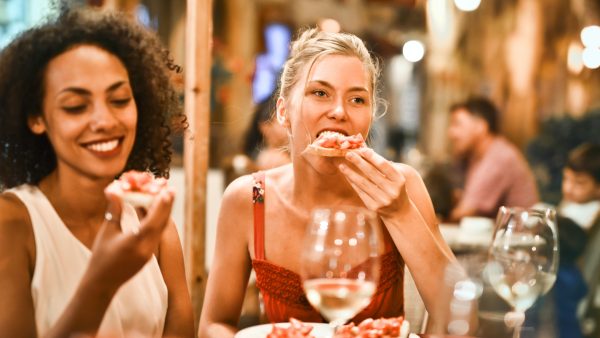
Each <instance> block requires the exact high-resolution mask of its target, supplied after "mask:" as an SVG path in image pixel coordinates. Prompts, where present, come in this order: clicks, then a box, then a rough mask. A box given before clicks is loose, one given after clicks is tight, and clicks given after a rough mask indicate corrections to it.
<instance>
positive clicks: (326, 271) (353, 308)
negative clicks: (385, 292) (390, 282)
mask: <svg viewBox="0 0 600 338" xmlns="http://www.w3.org/2000/svg"><path fill="white" fill-rule="evenodd" d="M303 245H304V246H303V250H302V255H303V256H302V267H301V277H302V281H303V286H304V291H305V293H306V297H307V298H308V301H309V302H310V304H311V305H312V306H313V307H314V308H315V309H317V310H319V312H320V313H321V315H322V316H323V317H324V318H325V319H327V320H328V321H329V323H330V325H331V326H332V327H334V328H335V327H337V326H339V325H342V324H344V323H345V322H347V321H348V320H350V319H351V318H353V317H354V316H355V315H356V314H358V313H359V312H360V311H361V310H362V309H364V308H365V307H367V305H369V303H370V302H371V297H372V296H373V294H374V293H375V290H376V289H377V283H378V281H379V272H380V259H379V256H380V254H381V251H382V244H381V235H380V229H379V224H378V222H377V221H376V217H375V214H374V213H372V212H370V211H368V210H366V209H364V208H359V207H343V206H342V207H335V208H318V209H315V210H313V211H312V214H311V217H310V221H309V225H308V228H307V232H306V236H305V238H304V243H303Z"/></svg>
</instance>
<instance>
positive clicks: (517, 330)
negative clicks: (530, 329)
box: [513, 324, 523, 338]
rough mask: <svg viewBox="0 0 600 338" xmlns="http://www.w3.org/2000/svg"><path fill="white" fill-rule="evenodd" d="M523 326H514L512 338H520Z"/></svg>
mask: <svg viewBox="0 0 600 338" xmlns="http://www.w3.org/2000/svg"><path fill="white" fill-rule="evenodd" d="M522 326H523V325H522V324H517V326H515V331H514V332H513V338H521V327H522Z"/></svg>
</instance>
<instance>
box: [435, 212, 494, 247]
mask: <svg viewBox="0 0 600 338" xmlns="http://www.w3.org/2000/svg"><path fill="white" fill-rule="evenodd" d="M439 228H440V232H441V233H442V237H444V239H445V240H446V243H448V246H450V249H452V251H453V252H454V254H456V255H460V254H463V253H473V252H478V251H479V252H481V251H487V249H488V247H489V245H490V243H491V241H492V232H493V221H492V220H491V219H488V218H482V217H465V218H463V220H461V222H460V224H455V223H442V224H440V225H439Z"/></svg>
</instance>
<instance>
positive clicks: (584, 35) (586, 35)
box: [581, 25, 600, 48]
mask: <svg viewBox="0 0 600 338" xmlns="http://www.w3.org/2000/svg"><path fill="white" fill-rule="evenodd" d="M581 42H583V45H584V46H586V47H590V48H594V47H595V48H600V26H595V25H594V26H587V27H585V28H584V29H582V30H581Z"/></svg>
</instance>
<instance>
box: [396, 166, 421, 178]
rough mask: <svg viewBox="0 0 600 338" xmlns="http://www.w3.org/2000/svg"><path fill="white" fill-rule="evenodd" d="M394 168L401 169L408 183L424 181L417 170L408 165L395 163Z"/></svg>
mask: <svg viewBox="0 0 600 338" xmlns="http://www.w3.org/2000/svg"><path fill="white" fill-rule="evenodd" d="M394 167H396V168H397V169H399V170H400V171H401V172H402V174H403V175H404V177H406V180H407V181H412V180H417V181H422V180H423V179H422V178H421V175H420V174H419V172H418V171H417V170H416V169H415V168H413V167H411V166H409V165H408V164H404V163H397V162H394Z"/></svg>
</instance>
